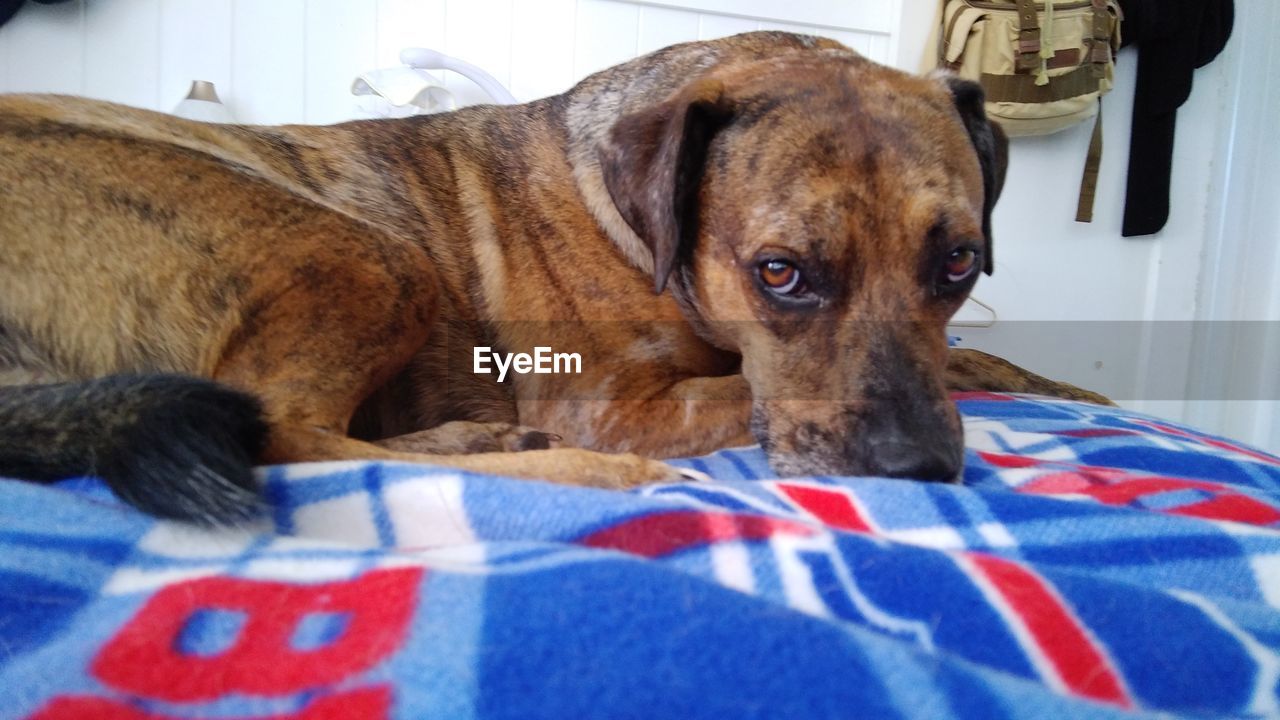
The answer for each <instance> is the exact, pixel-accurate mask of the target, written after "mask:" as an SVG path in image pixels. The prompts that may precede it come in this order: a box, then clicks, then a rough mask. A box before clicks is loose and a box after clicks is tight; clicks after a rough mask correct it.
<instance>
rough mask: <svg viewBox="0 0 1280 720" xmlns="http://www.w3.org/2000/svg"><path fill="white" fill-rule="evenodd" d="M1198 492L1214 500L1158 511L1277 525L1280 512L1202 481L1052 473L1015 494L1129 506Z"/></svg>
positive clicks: (1242, 495)
mask: <svg viewBox="0 0 1280 720" xmlns="http://www.w3.org/2000/svg"><path fill="white" fill-rule="evenodd" d="M1183 490H1199V491H1201V492H1204V493H1210V494H1212V495H1213V496H1214V497H1211V498H1208V499H1205V500H1201V501H1199V502H1193V503H1189V504H1186V505H1180V506H1177V505H1175V506H1172V507H1167V508H1160V509H1159V511H1160V512H1164V513H1167V514H1170V515H1185V516H1188V517H1198V518H1204V519H1206V520H1230V521H1232V522H1239V523H1248V524H1250V525H1272V524H1274V523H1277V522H1280V509H1277V508H1274V507H1272V506H1271V505H1268V504H1266V503H1264V502H1262V501H1260V500H1255V499H1254V498H1251V497H1249V496H1247V495H1244V494H1242V493H1239V492H1236V491H1235V490H1233V489H1232V488H1231V487H1229V486H1227V485H1222V484H1219V483H1213V482H1206V481H1204V480H1184V479H1181V478H1168V477H1146V478H1133V479H1129V480H1120V481H1108V482H1105V483H1104V484H1097V478H1091V477H1087V476H1078V475H1075V474H1074V473H1055V474H1053V475H1046V476H1044V477H1041V478H1036V479H1035V480H1033V481H1031V482H1029V483H1027V484H1025V485H1023V486H1022V487H1020V488H1018V491H1019V492H1028V493H1036V494H1049V495H1053V494H1068V493H1069V494H1073V495H1084V496H1086V497H1091V498H1093V499H1094V500H1097V501H1098V502H1100V503H1102V504H1104V505H1114V506H1119V505H1129V504H1132V503H1134V502H1136V501H1138V500H1141V499H1143V498H1147V497H1150V496H1153V495H1160V494H1162V493H1172V492H1179V491H1183Z"/></svg>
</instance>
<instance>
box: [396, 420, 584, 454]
mask: <svg viewBox="0 0 1280 720" xmlns="http://www.w3.org/2000/svg"><path fill="white" fill-rule="evenodd" d="M562 439H563V438H561V437H560V436H559V435H556V434H555V433H547V432H542V431H541V430H535V429H533V428H531V427H527V426H525V425H515V424H513V423H477V422H467V421H462V420H459V421H455V422H447V423H445V424H443V425H437V426H436V427H433V428H430V429H427V430H421V431H419V432H416V433H410V434H408V435H400V436H398V437H393V438H387V439H386V440H379V441H378V442H377V443H376V444H377V445H378V446H380V447H384V448H387V449H388V450H395V451H398V452H408V453H417V454H422V455H474V454H476V453H495V452H496V453H500V452H522V451H525V450H548V449H550V448H553V447H556V446H557V445H558V444H559V443H560V441H561V440H562Z"/></svg>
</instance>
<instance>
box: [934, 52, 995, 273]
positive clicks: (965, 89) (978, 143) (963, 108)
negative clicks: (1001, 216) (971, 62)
mask: <svg viewBox="0 0 1280 720" xmlns="http://www.w3.org/2000/svg"><path fill="white" fill-rule="evenodd" d="M944 80H945V82H946V84H947V87H948V88H949V89H950V90H951V96H952V97H953V98H954V99H955V103H956V110H958V111H959V112H960V119H961V120H963V121H964V127H965V129H966V130H968V131H969V138H970V140H972V141H973V148H974V150H976V151H977V153H978V163H979V164H980V165H981V166H982V190H983V207H982V234H983V242H984V244H985V247H984V248H983V252H982V255H983V257H984V258H985V261H984V262H985V264H984V265H983V268H982V269H983V271H984V272H986V273H987V274H988V275H990V274H991V273H992V271H993V270H995V266H994V264H993V262H994V261H993V256H992V254H991V210H992V209H993V208H994V207H995V205H996V200H997V199H998V198H999V197H1000V189H1001V188H1003V187H1004V173H1005V169H1006V168H1007V167H1008V165H1009V139H1008V138H1007V137H1006V136H1005V134H1004V131H1003V130H1001V129H1000V126H999V125H997V124H996V123H993V122H991V121H989V120H987V113H986V110H984V109H983V101H984V95H983V92H982V86H981V85H979V84H978V83H975V82H971V81H969V80H961V79H960V78H958V77H955V76H954V75H946V76H945V77H944Z"/></svg>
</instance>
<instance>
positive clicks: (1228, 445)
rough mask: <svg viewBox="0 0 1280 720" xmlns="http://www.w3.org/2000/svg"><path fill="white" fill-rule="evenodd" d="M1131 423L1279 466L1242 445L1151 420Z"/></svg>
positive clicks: (1273, 458)
mask: <svg viewBox="0 0 1280 720" xmlns="http://www.w3.org/2000/svg"><path fill="white" fill-rule="evenodd" d="M1132 422H1133V423H1134V424H1136V425H1142V426H1144V427H1149V428H1151V429H1153V430H1158V431H1160V432H1162V433H1164V434H1166V435H1172V436H1174V437H1176V438H1182V439H1184V440H1190V441H1192V442H1198V443H1200V444H1202V445H1208V446H1209V447H1213V448H1217V449H1219V450H1228V451H1230V452H1233V453H1239V454H1240V455H1244V456H1245V457H1248V458H1251V459H1253V460H1257V461H1259V462H1264V463H1267V464H1268V465H1280V458H1278V457H1276V456H1274V455H1267V454H1266V453H1261V452H1258V451H1257V450H1253V449H1251V448H1247V447H1245V446H1243V445H1238V444H1236V443H1233V442H1229V441H1227V440H1218V439H1215V438H1211V437H1206V436H1204V435H1200V434H1197V433H1189V432H1187V431H1185V430H1180V429H1178V428H1176V427H1173V426H1171V425H1165V424H1164V423H1159V422H1154V421H1152V420H1139V419H1134V420H1133V421H1132Z"/></svg>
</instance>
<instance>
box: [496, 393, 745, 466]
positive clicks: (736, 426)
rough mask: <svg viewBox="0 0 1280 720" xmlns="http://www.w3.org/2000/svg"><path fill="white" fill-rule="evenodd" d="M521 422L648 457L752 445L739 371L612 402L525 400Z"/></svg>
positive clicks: (581, 443)
mask: <svg viewBox="0 0 1280 720" xmlns="http://www.w3.org/2000/svg"><path fill="white" fill-rule="evenodd" d="M520 418H521V421H522V422H527V423H529V424H532V425H535V426H537V427H543V428H547V429H548V430H554V431H556V432H559V433H562V434H563V435H564V436H565V442H567V443H568V444H570V445H573V446H576V447H586V448H592V449H595V450H602V451H607V452H634V453H639V454H641V455H647V456H649V457H683V456H690V455H702V454H705V453H709V452H713V451H715V450H718V449H720V448H723V447H732V446H739V445H752V444H754V443H755V442H756V440H755V438H754V437H753V436H752V435H751V429H750V424H751V388H750V387H749V386H748V385H747V381H746V379H745V378H743V377H742V376H741V375H726V376H722V377H698V378H689V379H685V380H681V381H678V382H675V383H673V384H671V385H669V386H667V387H665V388H661V389H658V390H643V391H642V390H632V391H629V392H627V395H626V396H624V397H620V398H617V399H612V400H572V401H557V400H524V401H521V403H520Z"/></svg>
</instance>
